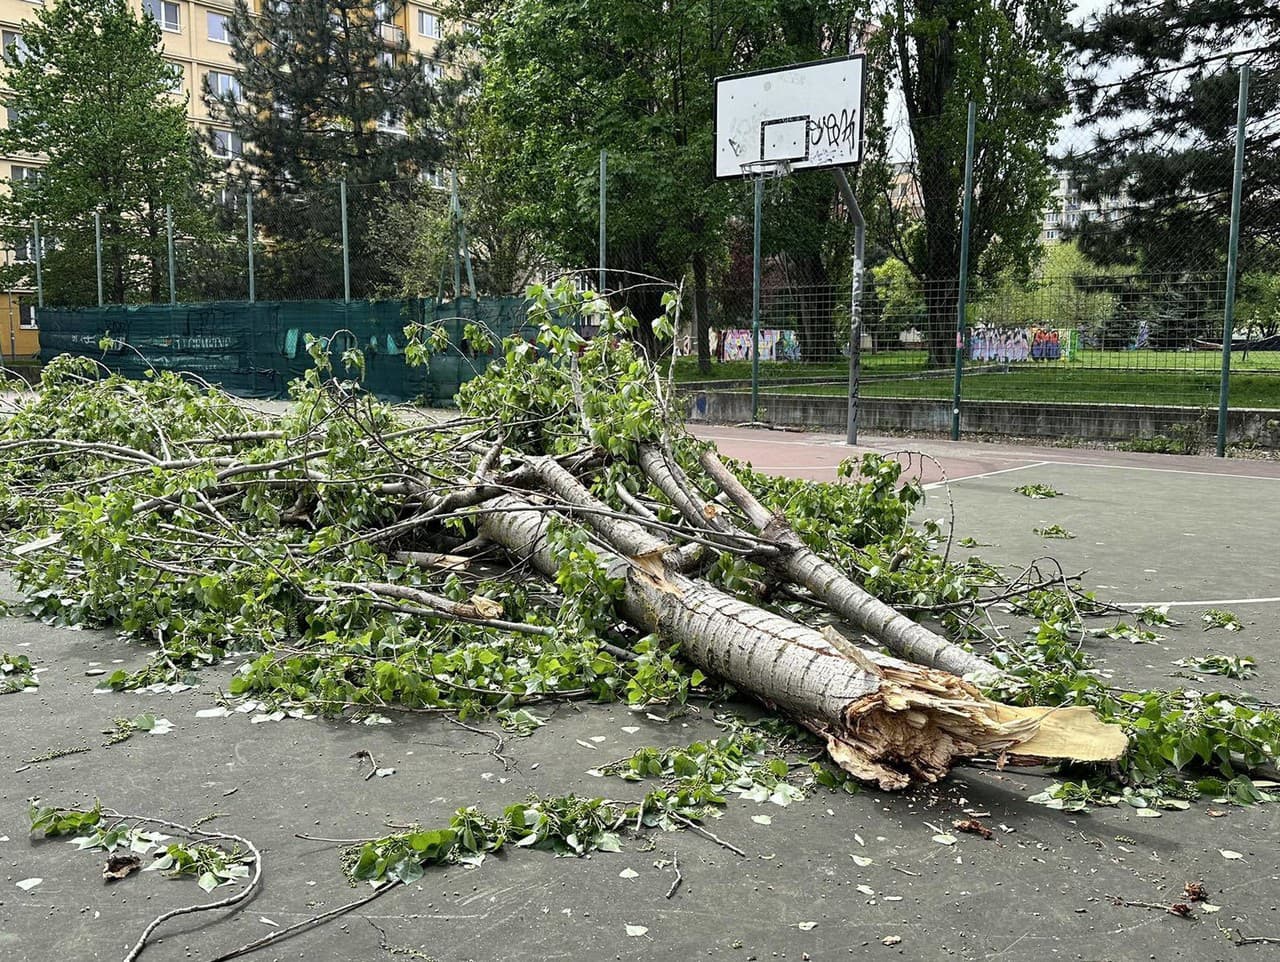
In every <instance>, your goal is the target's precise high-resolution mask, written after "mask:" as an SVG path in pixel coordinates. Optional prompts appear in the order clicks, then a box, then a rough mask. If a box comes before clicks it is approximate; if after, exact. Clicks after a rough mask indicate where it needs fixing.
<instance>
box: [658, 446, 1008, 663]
mask: <svg viewBox="0 0 1280 962" xmlns="http://www.w3.org/2000/svg"><path fill="white" fill-rule="evenodd" d="M702 465H703V467H704V468H705V469H706V471H707V473H708V474H709V475H710V476H711V478H712V479H713V480H714V481H715V482H716V484H717V485H719V487H720V488H721V490H723V491H724V492H725V494H727V495H728V496H729V498H730V499H731V500H732V501H733V502H734V503H735V504H737V505H738V507H739V508H741V509H742V511H743V512H744V513H745V514H746V516H747V518H748V520H749V521H750V522H751V524H752V526H753V527H755V529H756V530H757V531H758V532H759V533H760V535H762V536H763V537H764V539H765V541H766V542H768V543H769V544H771V545H773V546H774V547H775V548H777V549H779V550H778V551H777V553H775V554H773V555H772V556H769V557H763V558H757V559H755V560H758V561H759V562H760V563H761V564H764V565H766V566H767V567H769V568H770V569H772V570H773V571H774V572H775V573H776V574H778V575H779V576H781V577H783V578H785V579H786V580H788V581H790V582H793V583H794V584H798V585H802V586H803V587H805V588H807V589H808V590H809V591H810V592H812V593H813V594H814V596H816V597H817V598H819V599H821V600H822V601H823V603H825V604H826V605H827V606H828V607H829V608H831V610H832V611H834V612H835V613H836V614H838V615H839V616H840V617H841V618H843V619H845V620H846V621H848V622H849V623H850V624H852V625H854V626H855V627H856V628H858V629H860V630H861V631H865V632H866V633H867V634H869V635H870V636H871V637H872V638H873V639H874V640H875V641H876V642H877V643H879V644H883V645H884V646H885V647H886V648H888V649H889V650H890V651H892V652H893V653H894V654H896V655H898V656H899V657H901V658H905V659H906V660H907V661H911V662H914V663H916V664H919V665H925V666H927V667H930V668H938V669H941V670H942V671H947V672H951V673H952V674H955V675H960V676H962V677H967V678H971V679H974V680H978V681H990V680H991V679H993V678H996V677H998V676H999V674H1000V673H999V671H998V670H997V669H996V667H995V666H994V665H992V664H991V663H990V662H989V661H987V660H985V659H983V658H979V657H978V656H977V655H975V654H973V653H972V652H968V651H965V650H964V649H963V648H961V647H960V646H959V645H955V644H952V643H951V642H949V641H947V640H946V639H945V638H943V637H942V636H941V635H938V634H936V633H934V632H932V631H930V630H929V629H928V628H925V627H924V626H923V625H921V624H918V623H916V622H914V621H912V620H911V619H910V618H908V617H907V616H906V615H904V614H902V613H901V612H899V611H897V610H895V609H894V608H892V607H890V606H889V605H886V604H885V603H884V602H883V601H881V600H880V599H879V598H877V597H875V596H874V595H872V594H870V593H869V592H867V591H866V590H864V589H863V588H862V587H861V586H860V585H858V584H857V583H856V582H854V581H853V580H852V579H851V578H849V577H848V576H847V575H846V574H844V572H842V571H840V569H838V568H837V567H836V566H835V565H833V564H831V563H830V562H829V561H827V560H825V559H824V558H822V557H821V556H820V555H818V554H817V553H816V552H814V551H812V550H811V549H809V548H808V547H807V546H806V545H805V544H804V542H803V541H801V540H800V537H799V535H797V534H796V533H795V531H794V530H792V528H791V526H790V525H789V524H787V521H786V519H785V518H784V517H782V516H780V515H774V514H771V513H770V512H769V511H768V509H766V508H765V507H764V505H762V504H760V502H759V501H757V500H756V498H755V496H754V495H752V494H751V492H750V491H748V490H747V489H746V487H745V486H744V485H743V484H742V483H741V482H740V481H739V480H738V479H737V477H735V476H734V474H733V473H732V472H731V471H730V470H729V469H728V468H726V467H725V466H724V464H723V463H722V462H721V461H720V459H719V458H718V457H716V455H715V454H714V453H712V452H710V451H707V452H705V453H704V454H703V455H702ZM640 466H641V468H642V469H643V470H644V472H645V474H646V475H647V476H648V477H649V479H650V480H651V481H653V482H654V483H655V484H656V485H657V486H658V488H659V489H660V490H661V491H662V492H663V493H664V494H666V495H667V497H668V498H670V499H671V502H672V504H674V505H675V506H676V508H677V509H679V511H680V513H681V514H683V515H684V516H685V518H686V519H687V520H689V521H690V522H691V523H693V524H698V525H700V526H702V527H709V528H710V529H711V530H713V531H714V532H716V533H717V534H720V535H724V536H728V537H731V536H732V535H733V533H734V530H735V529H734V526H733V525H732V523H731V522H729V521H728V520H727V519H726V518H724V517H723V515H722V514H721V513H720V512H719V511H717V510H716V509H715V507H714V506H709V505H708V504H707V503H706V502H705V501H703V500H702V499H701V497H699V496H698V495H697V493H696V489H694V487H693V485H691V484H689V483H688V480H687V479H686V478H683V477H682V475H683V472H681V471H680V468H679V466H678V465H676V464H674V463H673V462H672V461H671V460H670V459H668V458H667V457H665V456H664V455H663V453H662V452H661V451H660V450H658V449H657V448H653V447H646V448H644V449H643V450H642V451H641V453H640Z"/></svg>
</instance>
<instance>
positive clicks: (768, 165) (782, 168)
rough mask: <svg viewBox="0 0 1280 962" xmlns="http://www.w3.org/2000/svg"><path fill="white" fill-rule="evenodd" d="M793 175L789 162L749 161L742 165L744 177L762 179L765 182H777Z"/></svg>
mask: <svg viewBox="0 0 1280 962" xmlns="http://www.w3.org/2000/svg"><path fill="white" fill-rule="evenodd" d="M789 173H791V161H789V160H749V161H747V162H746V163H745V164H743V165H742V176H743V178H744V179H745V178H747V177H760V178H762V179H765V180H776V179H777V178H779V177H786V176H787V174H789Z"/></svg>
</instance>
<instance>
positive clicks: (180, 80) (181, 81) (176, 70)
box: [166, 60, 187, 94]
mask: <svg viewBox="0 0 1280 962" xmlns="http://www.w3.org/2000/svg"><path fill="white" fill-rule="evenodd" d="M166 64H167V65H168V67H169V71H170V74H169V77H170V83H169V92H170V93H174V94H180V93H182V92H183V90H185V89H186V86H187V71H186V69H185V68H184V67H183V66H182V64H180V63H174V62H173V61H172V60H168V61H166Z"/></svg>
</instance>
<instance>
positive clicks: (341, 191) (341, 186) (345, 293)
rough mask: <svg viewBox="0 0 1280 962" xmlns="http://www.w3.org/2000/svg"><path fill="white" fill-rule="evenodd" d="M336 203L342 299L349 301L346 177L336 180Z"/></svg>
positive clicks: (349, 268)
mask: <svg viewBox="0 0 1280 962" xmlns="http://www.w3.org/2000/svg"><path fill="white" fill-rule="evenodd" d="M338 205H339V207H340V208H341V213H342V299H343V301H345V302H346V303H348V304H350V303H351V248H350V245H349V243H348V239H347V178H345V177H343V178H342V180H340V181H338Z"/></svg>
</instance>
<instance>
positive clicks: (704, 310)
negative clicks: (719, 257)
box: [693, 251, 711, 374]
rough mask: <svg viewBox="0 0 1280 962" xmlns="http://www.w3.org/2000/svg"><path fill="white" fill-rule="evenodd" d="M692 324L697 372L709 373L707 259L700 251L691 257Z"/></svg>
mask: <svg viewBox="0 0 1280 962" xmlns="http://www.w3.org/2000/svg"><path fill="white" fill-rule="evenodd" d="M693 315H694V316H693V324H694V332H693V336H694V340H695V341H697V342H698V345H697V347H698V370H699V371H700V372H701V373H703V374H710V373H711V305H710V303H709V298H708V297H707V257H706V255H705V254H703V253H702V252H701V251H699V252H698V253H696V254H694V255H693Z"/></svg>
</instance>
